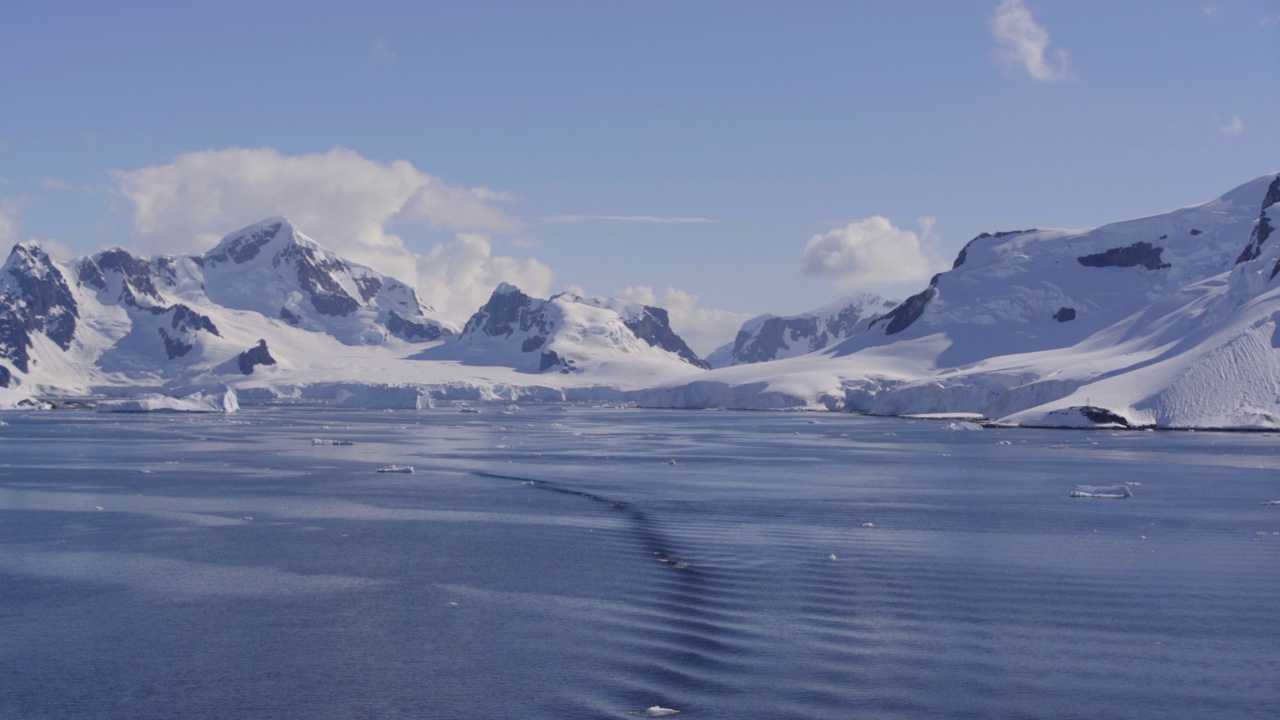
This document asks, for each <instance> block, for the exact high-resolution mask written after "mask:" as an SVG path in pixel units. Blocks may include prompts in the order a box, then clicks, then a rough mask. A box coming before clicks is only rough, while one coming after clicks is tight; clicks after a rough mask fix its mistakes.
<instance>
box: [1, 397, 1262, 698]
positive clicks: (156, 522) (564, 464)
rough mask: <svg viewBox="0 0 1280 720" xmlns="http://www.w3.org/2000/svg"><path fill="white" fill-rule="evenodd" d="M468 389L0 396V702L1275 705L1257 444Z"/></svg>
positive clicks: (1237, 438) (1244, 438)
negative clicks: (331, 401)
mask: <svg viewBox="0 0 1280 720" xmlns="http://www.w3.org/2000/svg"><path fill="white" fill-rule="evenodd" d="M480 410H481V412H479V413H461V412H459V411H458V409H457V408H443V407H442V408H436V409H432V410H422V411H397V412H372V411H348V410H343V411H337V410H332V409H325V408H322V407H305V406H264V407H250V408H246V409H244V410H243V411H242V412H240V413H238V414H235V415H229V416H190V415H159V414H149V415H138V416H119V415H98V414H93V413H87V412H73V411H55V412H47V413H34V412H33V413H23V414H16V413H10V414H6V415H5V419H6V421H7V423H8V424H7V425H4V426H3V427H0V717H5V718H10V717H14V718H66V719H73V718H179V717H180V718H514V717H527V718H584V719H585V718H626V717H635V716H637V715H639V716H644V715H645V713H646V712H650V711H651V709H652V708H665V709H669V710H677V711H679V712H680V715H679V717H688V718H767V719H774V718H1098V717H1108V718H1126V717H1131V718H1188V719H1190V718H1195V719H1197V720H1199V719H1200V718H1207V717H1217V718H1275V717H1280V506H1277V505H1268V504H1266V503H1269V502H1273V501H1276V500H1280V453H1277V451H1276V450H1277V437H1276V436H1275V435H1271V434H1224V433H1145V432H1105V431H1096V432H1095V431H1044V430H1041V431H1031V430H984V431H981V432H951V431H948V430H947V429H946V428H947V427H948V425H947V423H945V422H943V421H925V420H918V421H911V420H903V419H881V418H865V417H857V416H850V415H836V414H808V413H733V412H690V411H684V412H681V411H653V410H636V409H620V408H592V407H578V406H526V407H514V406H513V407H506V406H502V405H494V406H492V407H489V406H482V407H480ZM316 440H320V441H322V442H320V443H316V442H315V441H316ZM325 441H340V442H343V443H350V444H332V443H328V442H325ZM389 465H401V466H412V467H413V468H414V472H413V473H412V474H409V473H395V474H392V473H383V474H379V473H377V472H375V471H376V470H377V469H378V468H382V467H386V466H389ZM1081 486H1086V487H1092V488H1097V487H1104V488H1107V487H1109V488H1115V487H1121V488H1127V489H1128V491H1129V494H1128V495H1127V496H1126V495H1125V494H1124V493H1119V492H1113V493H1085V496H1079V495H1080V494H1079V493H1078V492H1077V489H1078V488H1079V487H1081ZM1073 492H1076V493H1077V497H1072V494H1073ZM1090 494H1092V495H1095V496H1094V497H1088V495H1090ZM652 712H655V713H656V712H659V711H657V710H652Z"/></svg>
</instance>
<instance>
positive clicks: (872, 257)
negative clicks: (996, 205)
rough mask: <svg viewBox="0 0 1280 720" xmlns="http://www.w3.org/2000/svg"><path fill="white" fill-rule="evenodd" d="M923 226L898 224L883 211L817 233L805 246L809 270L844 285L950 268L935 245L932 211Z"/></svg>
mask: <svg viewBox="0 0 1280 720" xmlns="http://www.w3.org/2000/svg"><path fill="white" fill-rule="evenodd" d="M919 222H920V227H921V232H920V233H919V234H917V233H916V232H913V231H911V230H903V229H901V228H897V227H894V226H893V223H891V222H889V219H888V218H886V217H883V216H880V215H876V216H873V217H869V218H866V219H865V220H859V221H857V222H852V223H849V224H848V225H846V226H844V227H842V228H837V229H835V230H832V231H830V232H827V233H824V234H822V235H814V236H813V237H811V238H809V242H808V243H806V244H805V248H804V265H803V269H804V272H805V274H806V275H814V276H819V277H826V278H830V279H831V280H832V281H833V283H834V284H835V286H836V287H837V288H839V289H841V290H850V289H853V288H859V287H869V286H886V285H893V284H897V283H908V282H915V281H918V280H923V279H925V278H928V277H929V276H931V275H933V274H934V273H935V272H938V271H939V270H942V269H944V268H945V265H946V263H944V262H943V261H942V260H941V259H940V258H939V257H938V256H937V253H936V251H935V249H934V247H933V237H934V236H933V226H934V223H935V222H936V220H935V219H934V218H931V217H926V218H921V219H920V221H919Z"/></svg>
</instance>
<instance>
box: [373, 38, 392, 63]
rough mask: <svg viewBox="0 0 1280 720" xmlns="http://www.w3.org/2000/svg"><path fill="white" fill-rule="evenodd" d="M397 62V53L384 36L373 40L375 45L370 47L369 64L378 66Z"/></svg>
mask: <svg viewBox="0 0 1280 720" xmlns="http://www.w3.org/2000/svg"><path fill="white" fill-rule="evenodd" d="M395 64H396V53H395V51H394V50H392V49H391V46H390V45H388V44H387V41H386V40H385V39H383V38H378V39H377V40H374V41H373V47H371V48H369V65H371V66H374V67H377V66H379V65H381V66H385V67H391V66H392V65H395Z"/></svg>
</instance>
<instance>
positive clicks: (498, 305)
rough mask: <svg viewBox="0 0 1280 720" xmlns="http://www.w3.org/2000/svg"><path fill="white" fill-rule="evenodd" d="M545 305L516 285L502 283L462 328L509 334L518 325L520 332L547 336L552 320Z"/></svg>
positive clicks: (471, 330) (478, 331)
mask: <svg viewBox="0 0 1280 720" xmlns="http://www.w3.org/2000/svg"><path fill="white" fill-rule="evenodd" d="M545 305H546V303H545V302H543V301H537V304H536V306H535V301H534V299H533V298H531V297H529V296H528V295H525V294H524V293H523V292H521V291H520V290H519V289H518V288H516V287H515V286H513V285H508V284H507V283H502V284H501V285H499V286H498V287H497V289H496V290H494V291H493V294H492V295H490V296H489V301H488V302H486V303H485V304H484V306H482V307H481V308H480V309H479V310H477V311H476V314H475V315H472V316H471V319H469V320H467V325H466V327H464V328H463V330H462V333H463V334H464V335H471V334H474V333H483V334H485V335H488V336H490V337H504V338H505V337H511V334H512V333H514V332H515V331H516V329H517V328H518V329H520V330H521V331H522V332H530V331H532V330H534V329H536V330H537V334H538V335H542V336H544V337H545V336H546V334H547V333H549V332H550V331H551V329H552V328H551V321H550V320H548V319H547V317H546V315H545V313H544V312H543V307H544V306H545Z"/></svg>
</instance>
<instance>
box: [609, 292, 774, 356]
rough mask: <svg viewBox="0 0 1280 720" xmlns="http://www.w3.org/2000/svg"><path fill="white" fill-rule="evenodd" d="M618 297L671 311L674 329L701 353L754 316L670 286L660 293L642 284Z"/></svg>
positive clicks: (727, 340) (729, 337)
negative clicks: (713, 304) (709, 303)
mask: <svg viewBox="0 0 1280 720" xmlns="http://www.w3.org/2000/svg"><path fill="white" fill-rule="evenodd" d="M617 297H619V298H620V299H622V300H627V301H630V302H638V303H642V304H644V305H652V306H654V307H660V308H663V309H665V310H666V311H667V314H668V316H669V317H670V320H671V329H672V330H675V332H676V334H677V335H679V336H680V337H682V338H684V341H685V342H686V343H688V344H689V347H691V348H693V351H694V352H696V353H698V355H700V356H704V357H705V356H706V354H707V353H709V352H711V351H712V350H715V349H716V348H718V347H720V346H721V345H723V344H725V343H727V342H729V341H730V340H732V339H733V337H734V335H735V334H736V333H737V332H738V328H739V327H740V326H741V325H742V323H744V322H746V321H747V320H750V319H751V318H752V317H753V316H752V315H750V314H748V313H736V312H730V311H728V310H720V309H718V308H710V307H705V306H702V305H700V304H699V303H700V298H699V297H698V296H697V295H693V294H691V293H688V292H685V291H684V290H677V289H676V288H670V287H669V288H667V289H666V290H664V291H663V292H662V294H661V295H659V294H658V293H657V292H655V291H654V289H653V288H651V287H646V286H644V285H639V286H635V287H628V288H623V289H622V290H619V291H618V293H617Z"/></svg>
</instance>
